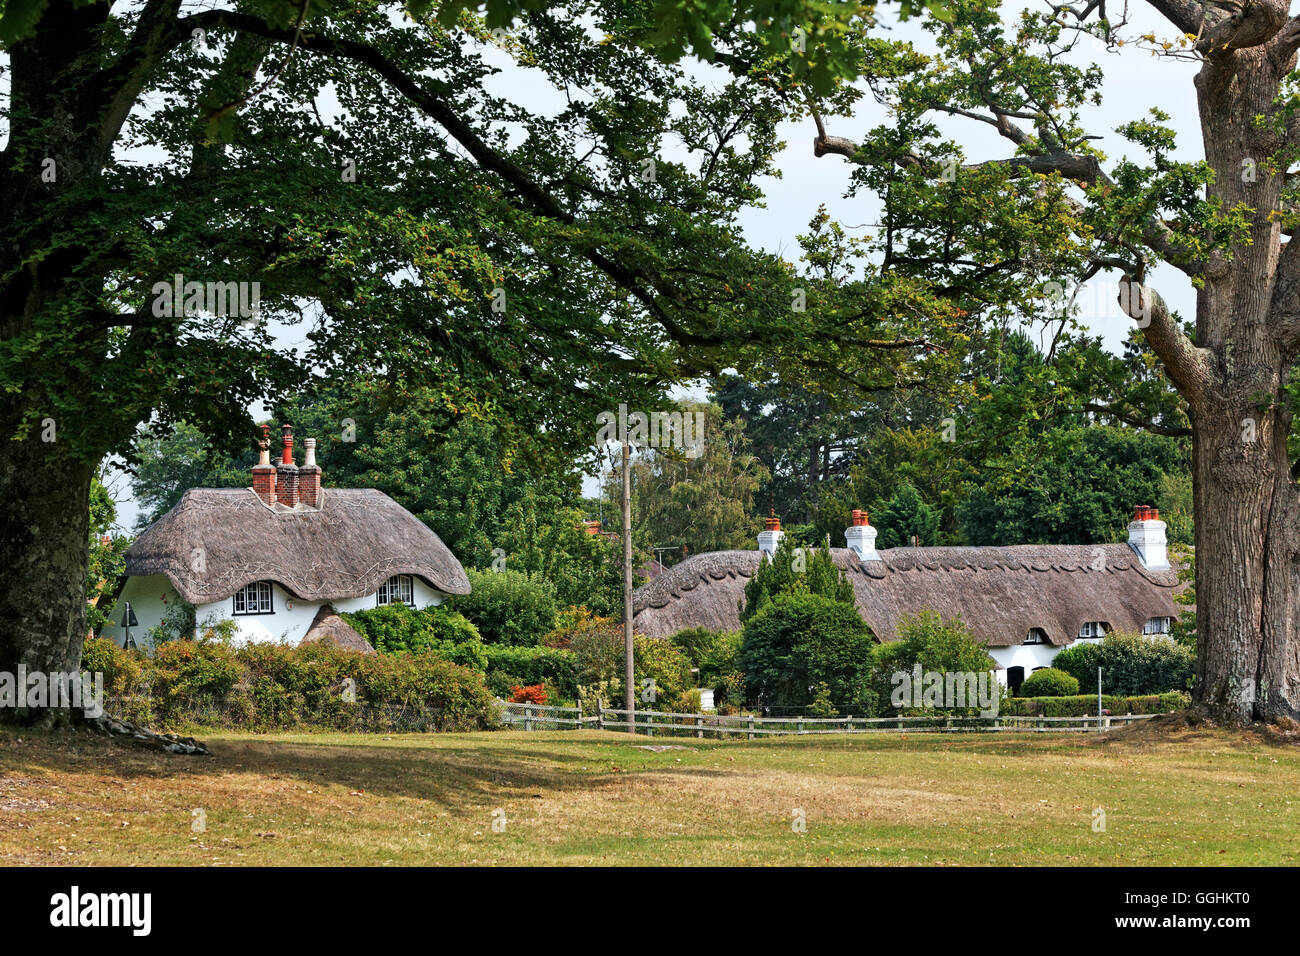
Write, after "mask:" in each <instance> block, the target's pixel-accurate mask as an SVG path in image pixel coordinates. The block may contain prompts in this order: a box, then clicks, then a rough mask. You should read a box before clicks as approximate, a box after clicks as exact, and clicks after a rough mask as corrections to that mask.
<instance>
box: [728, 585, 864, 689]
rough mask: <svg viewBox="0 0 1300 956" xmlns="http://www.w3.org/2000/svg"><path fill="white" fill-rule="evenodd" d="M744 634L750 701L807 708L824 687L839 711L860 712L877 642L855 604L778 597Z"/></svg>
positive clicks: (742, 663) (743, 665)
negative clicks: (868, 670) (868, 669)
mask: <svg viewBox="0 0 1300 956" xmlns="http://www.w3.org/2000/svg"><path fill="white" fill-rule="evenodd" d="M743 635H744V637H743V642H742V644H741V647H740V653H739V655H738V660H737V664H738V666H739V669H740V671H741V672H743V673H744V675H745V686H746V689H747V692H748V696H749V700H750V701H751V702H755V703H759V704H761V705H763V706H769V707H781V708H795V707H806V706H808V705H810V704H812V703H813V699H814V688H815V687H816V686H817V685H822V684H824V685H825V686H826V687H827V688H828V694H829V699H830V702H831V704H832V705H833V706H834V707H835V708H837V709H838V710H841V711H846V712H853V711H855V710H856V711H857V712H859V713H860V712H861V711H862V709H863V706H864V700H863V694H864V692H865V690H866V677H867V668H868V667H869V665H870V660H871V648H872V644H873V640H874V639H873V638H872V636H871V631H870V629H869V628H868V627H867V625H866V623H865V622H864V621H863V620H862V618H861V616H859V614H858V612H857V608H856V607H854V605H852V604H850V603H845V602H843V601H837V600H835V599H833V598H830V597H824V596H822V595H820V594H812V593H786V594H779V595H777V596H776V597H773V598H771V599H770V600H769V601H767V602H766V603H765V605H764V607H763V609H762V610H760V611H759V612H758V613H757V614H755V615H753V616H752V617H751V618H750V619H749V620H748V621H747V622H746V623H745V628H744V632H743Z"/></svg>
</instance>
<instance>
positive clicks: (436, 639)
mask: <svg viewBox="0 0 1300 956" xmlns="http://www.w3.org/2000/svg"><path fill="white" fill-rule="evenodd" d="M343 618H344V620H346V621H347V622H348V623H349V624H351V625H352V626H353V627H354V628H356V630H357V633H359V634H360V635H361V636H362V637H364V638H365V639H366V640H368V641H369V642H370V646H371V647H373V648H374V649H375V650H377V651H379V652H380V653H382V654H408V653H409V654H422V653H434V654H437V655H439V656H441V657H444V658H446V659H447V660H449V661H452V662H453V663H456V664H460V665H461V666H462V667H468V668H470V669H471V670H476V671H478V672H480V673H482V672H483V671H484V670H486V669H487V656H486V654H485V651H484V645H483V641H482V639H481V638H480V637H479V632H478V628H476V627H475V626H474V625H473V624H472V623H471V622H470V620H469V619H468V618H467V617H465V615H463V614H461V613H460V612H458V611H454V610H452V609H451V608H450V607H448V606H446V605H434V606H430V607H426V608H421V609H419V610H416V609H415V608H412V607H407V606H406V605H405V604H386V605H384V606H382V607H375V608H367V609H366V610H364V611H354V612H352V613H349V614H344V615H343Z"/></svg>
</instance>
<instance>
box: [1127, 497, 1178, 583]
mask: <svg viewBox="0 0 1300 956" xmlns="http://www.w3.org/2000/svg"><path fill="white" fill-rule="evenodd" d="M1165 528H1166V525H1165V523H1164V522H1163V521H1161V520H1160V510H1159V509H1158V508H1153V507H1151V506H1150V505H1138V506H1137V508H1136V509H1134V513H1133V523H1132V524H1130V525H1129V526H1128V544H1129V547H1130V548H1132V549H1133V550H1134V551H1136V552H1137V556H1138V558H1139V559H1140V560H1141V561H1142V566H1143V567H1144V568H1151V569H1153V570H1163V569H1166V568H1168V567H1169V549H1168V543H1167V541H1166V538H1165Z"/></svg>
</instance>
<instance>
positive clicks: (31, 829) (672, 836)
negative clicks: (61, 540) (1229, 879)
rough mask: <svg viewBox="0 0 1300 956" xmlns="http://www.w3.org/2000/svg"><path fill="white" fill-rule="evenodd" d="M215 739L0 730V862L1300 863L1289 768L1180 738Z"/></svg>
mask: <svg viewBox="0 0 1300 956" xmlns="http://www.w3.org/2000/svg"><path fill="white" fill-rule="evenodd" d="M207 741H208V743H209V746H210V747H211V749H212V752H213V755H212V756H211V757H208V758H190V757H171V756H166V755H161V754H154V753H149V752H144V751H136V750H133V749H130V748H127V747H124V746H122V745H120V744H116V743H112V742H108V741H104V740H101V739H99V738H91V737H85V736H48V735H42V734H33V733H19V732H16V731H0V862H4V863H7V864H10V865H13V864H70V865H95V864H119V865H122V864H125V865H132V864H138V865H146V864H161V865H261V864H265V865H276V864H307V865H331V866H337V865H387V864H394V865H409V864H601V863H609V864H614V863H638V864H651V865H655V864H702V863H707V864H724V865H745V866H752V865H764V864H809V863H830V864H841V863H842V864H958V865H961V864H989V863H995V864H1060V865H1086V864H1099V863H1105V864H1127V863H1133V864H1155V865H1188V864H1216V863H1221V864H1291V865H1295V864H1297V863H1300V747H1297V746H1295V745H1293V744H1287V743H1279V742H1276V741H1270V740H1265V739H1261V738H1259V737H1251V736H1243V735H1240V734H1235V733H1229V732H1226V731H1216V730H1211V729H1196V728H1189V727H1185V726H1180V727H1169V728H1165V729H1164V730H1162V731H1161V732H1160V733H1154V734H1153V733H1146V734H1142V735H1128V736H1125V735H1124V734H1112V735H1108V736H1107V737H1104V738H1097V737H1091V736H1082V735H1080V736H1047V735H1016V736H998V737H994V736H989V735H942V736H941V735H917V734H907V735H879V736H875V735H873V736H856V737H850V738H827V737H820V738H815V739H814V738H808V737H804V738H797V737H787V738H779V739H773V740H763V741H752V742H751V741H711V740H709V741H702V740H695V739H689V738H687V739H682V738H678V739H674V740H669V739H666V738H657V739H654V740H648V739H647V738H644V737H638V738H635V739H629V738H628V737H627V736H626V735H623V734H615V733H600V732H595V731H590V732H587V731H584V732H574V731H553V732H534V733H523V732H496V733H477V734H442V735H439V734H418V735H417V734H412V735H403V736H393V737H375V736H363V735H347V734H318V735H273V736H254V735H248V734H228V733H218V734H216V735H214V736H211V737H208V738H207ZM652 744H653V745H662V744H672V745H674V747H675V748H678V747H680V748H685V749H669V750H664V751H662V752H653V751H649V750H646V749H643V748H644V747H646V746H648V745H652ZM196 808H198V809H202V810H203V812H204V813H205V815H206V830H205V832H202V833H195V832H192V830H191V811H192V810H193V809H196ZM1098 808H1100V809H1102V810H1104V811H1105V814H1106V829H1105V832H1101V833H1099V832H1094V829H1093V817H1094V810H1095V809H1098ZM496 811H499V812H500V814H504V818H505V821H506V823H505V827H504V831H503V832H497V831H495V830H494V829H493V819H494V812H496ZM796 811H797V812H798V813H801V814H802V817H803V819H805V820H806V832H803V833H800V832H796V830H795V828H794V827H793V826H792V822H793V820H794V818H795V815H796ZM498 816H499V814H498Z"/></svg>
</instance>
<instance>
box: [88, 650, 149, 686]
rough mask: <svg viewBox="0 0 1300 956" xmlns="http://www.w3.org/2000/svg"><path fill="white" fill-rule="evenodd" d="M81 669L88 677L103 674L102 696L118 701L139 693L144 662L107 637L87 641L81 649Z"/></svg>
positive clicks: (138, 656) (137, 655)
mask: <svg viewBox="0 0 1300 956" xmlns="http://www.w3.org/2000/svg"><path fill="white" fill-rule="evenodd" d="M81 669H82V670H83V671H85V672H86V673H88V674H95V673H100V674H103V675H104V694H105V695H106V696H109V697H121V696H126V695H128V694H134V693H136V691H137V690H138V689H139V685H140V681H141V678H142V677H143V675H144V661H143V660H142V659H141V657H140V655H139V654H136V653H134V652H132V651H128V650H125V649H124V648H121V647H118V646H117V644H116V643H114V642H113V641H111V640H109V639H108V638H107V637H88V638H86V643H85V644H83V645H82V648H81Z"/></svg>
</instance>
